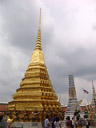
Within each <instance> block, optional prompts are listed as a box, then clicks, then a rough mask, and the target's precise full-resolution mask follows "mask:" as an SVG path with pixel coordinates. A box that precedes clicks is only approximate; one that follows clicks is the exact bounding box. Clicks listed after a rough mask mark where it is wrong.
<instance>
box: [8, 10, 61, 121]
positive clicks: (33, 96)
mask: <svg viewBox="0 0 96 128" xmlns="http://www.w3.org/2000/svg"><path fill="white" fill-rule="evenodd" d="M60 110H61V105H60V102H59V101H57V95H56V94H55V92H54V90H53V86H52V84H51V81H50V78H49V75H48V72H47V68H46V66H45V62H44V55H43V52H42V48H41V10H40V18H39V29H38V35H37V40H36V46H35V49H34V51H33V53H32V57H31V60H30V63H29V65H28V68H27V70H26V72H25V75H24V78H23V79H22V81H21V83H20V88H19V89H17V90H16V93H15V94H14V95H13V101H11V102H9V103H8V108H7V114H8V116H10V117H11V118H15V120H16V121H19V122H20V121H23V122H24V121H28V122H29V121H30V122H35V121H38V122H41V121H43V120H44V119H45V116H46V113H48V114H49V116H50V118H51V117H52V114H54V113H58V112H59V111H60Z"/></svg>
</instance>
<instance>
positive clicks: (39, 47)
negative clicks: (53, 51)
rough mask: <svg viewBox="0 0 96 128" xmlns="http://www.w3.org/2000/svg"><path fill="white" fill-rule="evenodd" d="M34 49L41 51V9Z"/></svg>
mask: <svg viewBox="0 0 96 128" xmlns="http://www.w3.org/2000/svg"><path fill="white" fill-rule="evenodd" d="M36 49H39V50H42V48H41V9H40V17H39V28H38V35H37V40H36V47H35V50H36Z"/></svg>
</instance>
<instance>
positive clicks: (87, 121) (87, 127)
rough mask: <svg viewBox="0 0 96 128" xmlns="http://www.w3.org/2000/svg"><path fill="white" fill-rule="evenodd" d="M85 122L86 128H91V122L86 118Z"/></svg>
mask: <svg viewBox="0 0 96 128" xmlns="http://www.w3.org/2000/svg"><path fill="white" fill-rule="evenodd" d="M84 121H85V125H86V128H89V126H90V122H89V120H88V119H86V118H85V117H84Z"/></svg>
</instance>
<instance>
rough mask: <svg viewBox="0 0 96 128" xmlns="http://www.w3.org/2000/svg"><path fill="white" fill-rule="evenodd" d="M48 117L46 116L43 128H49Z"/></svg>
mask: <svg viewBox="0 0 96 128" xmlns="http://www.w3.org/2000/svg"><path fill="white" fill-rule="evenodd" d="M48 118H49V116H48V115H46V119H45V121H44V128H49V127H50V122H49V119H48Z"/></svg>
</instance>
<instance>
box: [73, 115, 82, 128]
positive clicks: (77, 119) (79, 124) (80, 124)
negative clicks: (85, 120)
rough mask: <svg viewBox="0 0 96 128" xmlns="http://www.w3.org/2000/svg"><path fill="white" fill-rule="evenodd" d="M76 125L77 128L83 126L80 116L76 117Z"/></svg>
mask: <svg viewBox="0 0 96 128" xmlns="http://www.w3.org/2000/svg"><path fill="white" fill-rule="evenodd" d="M75 127H76V128H82V123H81V121H80V120H79V117H78V116H77V117H76V120H75Z"/></svg>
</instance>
